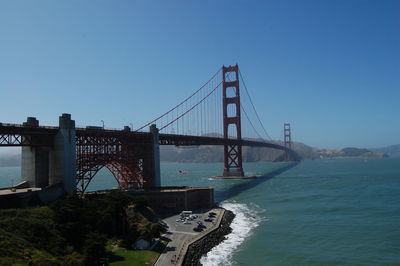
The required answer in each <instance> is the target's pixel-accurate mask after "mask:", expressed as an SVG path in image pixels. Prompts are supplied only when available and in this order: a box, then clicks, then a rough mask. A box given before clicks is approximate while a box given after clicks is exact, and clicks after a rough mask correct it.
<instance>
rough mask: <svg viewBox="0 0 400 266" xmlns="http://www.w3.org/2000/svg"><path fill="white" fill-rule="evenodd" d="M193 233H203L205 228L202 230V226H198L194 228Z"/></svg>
mask: <svg viewBox="0 0 400 266" xmlns="http://www.w3.org/2000/svg"><path fill="white" fill-rule="evenodd" d="M193 231H196V232H201V231H203V228H201V227H200V226H196V227H195V228H193Z"/></svg>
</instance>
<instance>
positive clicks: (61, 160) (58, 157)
mask: <svg viewBox="0 0 400 266" xmlns="http://www.w3.org/2000/svg"><path fill="white" fill-rule="evenodd" d="M59 127H60V130H59V131H58V133H57V135H56V136H55V137H54V146H53V150H52V151H51V152H50V167H49V168H50V179H49V184H50V185H54V184H58V183H63V184H64V189H65V191H66V192H67V193H72V192H74V191H76V140H75V137H76V131H75V121H74V120H71V115H69V114H63V115H62V116H60V119H59Z"/></svg>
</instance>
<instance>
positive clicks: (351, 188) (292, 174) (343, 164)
mask: <svg viewBox="0 0 400 266" xmlns="http://www.w3.org/2000/svg"><path fill="white" fill-rule="evenodd" d="M285 165H286V164H285V163H247V164H245V170H246V172H247V173H248V174H255V175H260V176H261V177H260V178H258V179H255V180H212V179H210V177H211V176H214V175H220V174H221V171H222V164H220V163H198V164H162V183H163V185H190V186H213V187H214V188H215V197H216V200H217V201H220V202H221V205H222V206H223V207H225V208H227V209H231V210H232V211H234V212H235V214H236V218H235V220H234V221H233V224H232V228H233V232H232V234H230V235H229V236H228V239H227V240H226V241H224V242H223V243H222V244H221V245H219V246H217V247H216V248H214V249H213V250H212V251H211V252H210V253H209V254H207V256H206V257H203V258H202V263H203V264H204V265H217V264H226V265H335V264H340V265H346V264H347V265H395V264H397V265H398V264H399V263H400V249H399V248H400V228H399V225H400V158H385V159H337V160H316V161H304V162H301V163H299V164H298V165H296V166H295V167H293V168H291V169H289V170H287V171H286V172H283V173H281V174H279V175H275V176H274V175H270V176H268V175H266V174H268V173H269V172H271V171H273V170H274V169H276V168H279V167H283V166H285ZM182 169H184V170H186V171H187V172H188V173H187V174H185V175H179V174H178V171H179V170H182ZM18 171H19V168H15V167H14V168H9V167H4V168H0V176H1V177H2V179H1V180H0V182H1V183H0V185H1V186H2V187H3V186H7V185H9V184H8V183H9V182H10V179H8V180H5V177H6V176H7V178H9V177H11V176H12V175H15V176H18V175H19V172H18ZM14 180H15V179H14ZM115 185H116V183H115V181H114V180H113V177H112V176H111V174H110V173H109V172H108V171H106V170H104V171H102V172H100V173H99V174H98V176H96V177H95V179H94V182H93V184H91V189H101V188H107V187H108V188H110V187H112V186H115Z"/></svg>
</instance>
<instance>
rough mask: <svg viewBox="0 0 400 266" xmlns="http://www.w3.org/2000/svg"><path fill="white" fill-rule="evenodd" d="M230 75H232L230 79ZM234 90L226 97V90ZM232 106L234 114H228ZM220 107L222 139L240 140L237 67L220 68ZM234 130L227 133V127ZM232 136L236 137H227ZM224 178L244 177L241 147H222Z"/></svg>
mask: <svg viewBox="0 0 400 266" xmlns="http://www.w3.org/2000/svg"><path fill="white" fill-rule="evenodd" d="M231 73H234V75H232V76H233V77H231ZM232 89H233V90H234V96H233V97H228V96H227V90H232ZM230 105H233V106H234V108H232V109H229V110H235V112H234V113H235V114H234V115H232V114H228V107H229V106H230ZM222 106H223V115H224V118H223V123H224V139H226V140H227V139H228V138H229V139H232V138H233V139H237V140H239V141H240V140H242V132H241V123H240V92H239V67H238V65H237V64H236V65H235V66H227V67H225V66H222ZM230 125H232V126H233V127H234V128H233V130H232V131H229V128H230V127H229V126H230ZM229 134H234V135H236V136H229ZM223 175H224V176H244V172H243V167H242V145H240V144H238V145H228V144H225V145H224V174H223Z"/></svg>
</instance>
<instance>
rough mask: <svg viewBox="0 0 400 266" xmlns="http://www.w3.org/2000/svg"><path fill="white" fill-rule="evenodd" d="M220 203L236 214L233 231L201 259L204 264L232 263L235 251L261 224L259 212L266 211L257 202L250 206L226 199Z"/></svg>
mask: <svg viewBox="0 0 400 266" xmlns="http://www.w3.org/2000/svg"><path fill="white" fill-rule="evenodd" d="M220 205H221V207H222V208H225V209H227V210H230V211H232V212H233V213H234V214H235V218H234V219H233V221H232V223H231V228H232V232H231V233H230V234H229V235H228V236H227V238H226V239H225V240H224V241H223V242H221V244H219V245H218V246H216V247H214V248H213V249H211V250H210V252H208V253H207V254H206V255H204V256H203V257H202V258H201V259H200V263H201V264H202V265H204V266H214V265H221V264H224V265H232V263H233V261H232V255H233V253H234V252H235V251H236V250H237V249H238V248H239V246H240V245H241V244H242V243H243V241H244V240H245V239H246V238H247V237H249V236H250V235H251V234H252V231H253V229H254V228H256V227H257V226H259V225H260V223H261V222H262V218H261V217H260V216H259V214H260V213H262V212H264V211H265V210H263V209H260V208H259V207H258V206H257V205H255V204H250V206H249V205H248V204H242V203H237V202H235V201H225V202H222V203H221V204H220Z"/></svg>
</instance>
